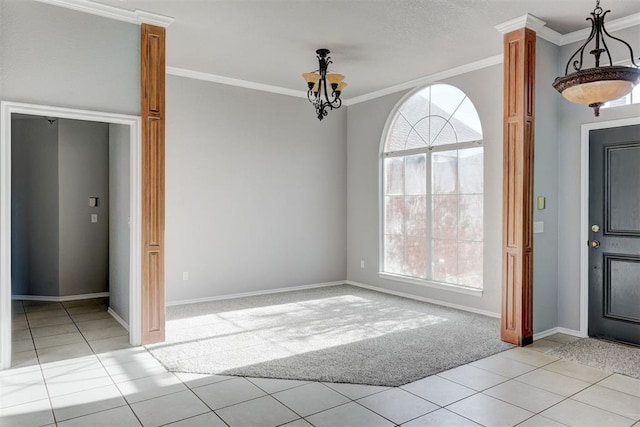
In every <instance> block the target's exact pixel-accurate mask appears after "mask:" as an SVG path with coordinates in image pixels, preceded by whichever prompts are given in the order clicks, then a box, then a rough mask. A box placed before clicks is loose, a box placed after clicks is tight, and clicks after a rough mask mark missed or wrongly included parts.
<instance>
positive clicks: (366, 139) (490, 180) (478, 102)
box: [347, 65, 502, 313]
mask: <svg viewBox="0 0 640 427" xmlns="http://www.w3.org/2000/svg"><path fill="white" fill-rule="evenodd" d="M443 83H448V84H451V85H454V86H456V87H458V88H460V89H461V90H462V91H464V92H465V93H466V94H467V95H468V96H469V98H470V99H471V101H472V102H473V103H474V105H475V107H476V109H477V110H478V114H479V116H480V120H481V122H482V129H483V134H484V147H485V152H484V153H485V160H484V161H485V177H484V179H485V202H484V239H485V252H484V294H483V295H482V296H481V297H478V296H472V295H466V294H460V293H456V292H451V291H447V290H440V289H434V288H427V287H424V286H419V285H412V284H407V283H403V282H397V281H393V280H387V279H382V278H380V277H379V276H378V272H379V270H380V266H379V265H378V264H379V208H378V200H379V186H378V182H379V176H378V175H379V172H378V171H379V169H378V168H379V161H380V141H381V138H382V133H383V128H384V125H385V122H386V120H387V118H388V117H389V115H390V113H391V111H392V110H393V107H394V106H395V104H396V103H397V102H398V101H399V100H400V99H401V98H402V96H403V95H404V94H403V93H399V94H392V95H388V96H385V97H382V98H377V99H373V100H371V101H367V102H363V103H360V104H355V105H352V106H349V111H348V123H347V129H348V131H347V132H348V138H347V139H348V154H347V158H348V167H347V170H348V183H347V188H348V190H347V191H348V202H347V203H348V204H347V212H348V214H347V230H348V243H347V248H348V249H347V278H348V280H352V281H355V282H360V283H364V284H368V285H374V286H378V287H381V288H385V289H389V290H393V291H398V292H405V293H410V294H414V295H418V296H421V297H425V298H433V299H437V300H440V301H445V302H449V303H452V304H460V305H464V306H468V307H472V308H475V309H479V310H484V311H489V312H494V313H498V312H499V311H500V292H501V291H500V289H501V257H502V250H501V244H502V240H501V239H502V237H501V236H502V225H501V224H502V222H501V219H502V66H501V65H497V66H493V67H489V68H485V69H482V70H479V71H474V72H471V73H468V74H464V75H461V76H457V77H453V78H450V79H447V80H444V81H443ZM360 260H364V261H365V268H364V269H361V268H360Z"/></svg>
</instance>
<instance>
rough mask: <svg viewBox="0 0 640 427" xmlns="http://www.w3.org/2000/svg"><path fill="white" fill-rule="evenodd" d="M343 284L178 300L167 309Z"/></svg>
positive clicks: (341, 283) (334, 284)
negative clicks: (175, 306) (174, 306)
mask: <svg viewBox="0 0 640 427" xmlns="http://www.w3.org/2000/svg"><path fill="white" fill-rule="evenodd" d="M345 283H346V281H344V280H340V281H337V282H325V283H313V284H311V285H302V286H291V287H289V288H277V289H267V290H264V291H254V292H242V293H239V294H229V295H220V296H215V297H204V298H195V299H188V300H180V301H167V307H171V306H173V305H183V304H196V303H199V302H209V301H221V300H225V299H232V298H243V297H252V296H256V295H267V294H277V293H281V292H293V291H302V290H305V289H315V288H325V287H327V286H337V285H344V284H345Z"/></svg>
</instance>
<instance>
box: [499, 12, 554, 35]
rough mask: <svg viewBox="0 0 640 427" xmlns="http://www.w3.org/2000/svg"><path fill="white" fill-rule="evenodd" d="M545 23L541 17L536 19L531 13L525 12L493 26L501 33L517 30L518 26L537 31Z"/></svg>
mask: <svg viewBox="0 0 640 427" xmlns="http://www.w3.org/2000/svg"><path fill="white" fill-rule="evenodd" d="M545 25H547V23H546V22H544V21H543V20H542V19H538V18H536V17H535V16H533V15H530V14H528V13H527V14H526V15H522V16H519V17H517V18H513V19H510V20H508V21H506V22H503V23H502V24H498V25H496V26H494V27H493V28H495V29H496V30H498V31H499V32H500V33H501V34H507V33H510V32H511V31H515V30H519V29H520V28H528V29H530V30H532V31H535V32H538V31H539V30H540V29H541V28H542V27H544V26H545Z"/></svg>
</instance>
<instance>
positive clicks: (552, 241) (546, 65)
mask: <svg viewBox="0 0 640 427" xmlns="http://www.w3.org/2000/svg"><path fill="white" fill-rule="evenodd" d="M536 50H537V55H536V92H535V102H536V123H535V163H534V182H533V187H534V193H533V194H534V197H535V198H537V197H538V196H542V197H545V198H546V208H545V209H544V210H538V209H537V207H536V204H535V199H534V210H533V220H534V221H542V222H543V223H544V232H543V233H539V234H534V235H533V330H534V332H536V333H537V332H542V331H546V330H548V329H551V328H555V327H556V326H558V102H559V99H558V93H557V92H556V90H555V89H554V88H553V87H552V86H551V82H553V79H555V78H556V75H557V70H556V64H557V63H558V54H559V50H560V49H559V48H558V46H556V45H554V44H552V43H549V42H548V41H546V40H543V39H540V38H538V40H537V47H536Z"/></svg>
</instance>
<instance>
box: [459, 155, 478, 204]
mask: <svg viewBox="0 0 640 427" xmlns="http://www.w3.org/2000/svg"><path fill="white" fill-rule="evenodd" d="M483 170H484V148H482V147H478V148H468V149H465V150H459V151H458V182H459V185H460V190H459V191H460V193H461V194H481V193H482V192H483V191H484V190H483V189H484V173H483Z"/></svg>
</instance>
